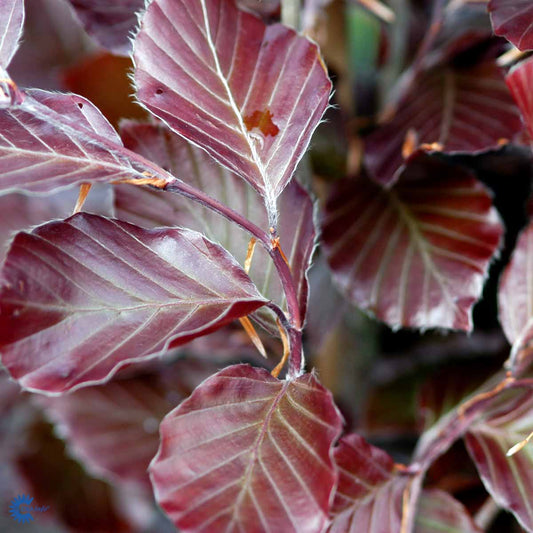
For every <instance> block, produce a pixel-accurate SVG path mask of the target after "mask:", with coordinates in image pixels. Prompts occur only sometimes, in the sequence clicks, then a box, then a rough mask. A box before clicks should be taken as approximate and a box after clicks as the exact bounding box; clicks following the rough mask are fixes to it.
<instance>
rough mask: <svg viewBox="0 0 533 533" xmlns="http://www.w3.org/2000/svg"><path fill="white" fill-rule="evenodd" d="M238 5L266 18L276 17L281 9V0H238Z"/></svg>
mask: <svg viewBox="0 0 533 533" xmlns="http://www.w3.org/2000/svg"><path fill="white" fill-rule="evenodd" d="M237 6H238V7H239V8H241V9H245V10H247V11H251V12H252V13H256V14H257V15H259V16H261V17H263V18H265V19H269V18H270V17H274V16H275V15H276V14H279V12H280V10H281V5H280V0H237Z"/></svg>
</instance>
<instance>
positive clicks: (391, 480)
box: [329, 433, 420, 533]
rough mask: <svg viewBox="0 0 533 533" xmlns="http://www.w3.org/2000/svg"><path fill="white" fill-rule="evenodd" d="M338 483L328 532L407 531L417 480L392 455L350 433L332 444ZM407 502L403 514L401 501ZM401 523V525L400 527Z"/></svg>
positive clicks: (380, 532)
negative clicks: (395, 461) (403, 470)
mask: <svg viewBox="0 0 533 533" xmlns="http://www.w3.org/2000/svg"><path fill="white" fill-rule="evenodd" d="M335 462H336V463H337V466H338V468H339V484H338V486H337V492H336V493H335V500H334V502H333V507H332V514H333V521H332V524H331V527H330V529H329V531H331V533H358V532H360V531H364V532H365V533H390V532H392V531H410V530H411V527H412V523H413V520H414V504H415V503H416V500H417V498H418V491H419V489H420V487H419V485H420V480H419V479H417V478H415V477H412V476H410V475H407V474H400V473H399V472H398V471H397V470H396V468H395V466H394V461H393V460H392V458H391V457H390V456H389V455H388V454H387V453H386V452H384V451H383V450H381V449H379V448H376V447H375V446H372V445H370V444H368V443H367V442H366V441H365V440H364V439H363V438H362V437H360V436H359V435H356V434H355V433H352V434H350V435H346V436H345V437H343V438H342V439H341V440H340V442H339V444H338V446H337V447H336V448H335ZM404 498H405V501H407V502H409V505H408V506H407V508H408V509H409V512H408V514H407V516H403V510H402V509H403V507H402V504H403V501H404ZM402 524H403V527H402Z"/></svg>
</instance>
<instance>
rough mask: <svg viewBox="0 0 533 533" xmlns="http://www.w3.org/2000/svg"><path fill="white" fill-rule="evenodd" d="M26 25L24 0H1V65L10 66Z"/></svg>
mask: <svg viewBox="0 0 533 533" xmlns="http://www.w3.org/2000/svg"><path fill="white" fill-rule="evenodd" d="M23 26H24V0H0V67H3V68H4V69H5V68H7V67H8V66H9V63H10V62H11V59H12V58H13V56H14V55H15V52H16V51H17V48H18V44H19V40H20V37H21V36H22V27H23Z"/></svg>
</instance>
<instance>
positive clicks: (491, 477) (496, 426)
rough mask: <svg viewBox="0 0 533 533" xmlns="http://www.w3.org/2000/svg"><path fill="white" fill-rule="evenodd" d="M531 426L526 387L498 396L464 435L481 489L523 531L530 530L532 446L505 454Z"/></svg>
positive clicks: (532, 406)
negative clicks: (480, 481) (482, 488)
mask: <svg viewBox="0 0 533 533" xmlns="http://www.w3.org/2000/svg"><path fill="white" fill-rule="evenodd" d="M532 427H533V390H532V389H531V388H529V389H528V390H524V389H522V390H517V391H512V392H506V393H503V394H500V395H499V396H498V397H497V398H496V399H495V400H494V401H493V402H492V405H490V406H489V408H488V409H486V410H485V412H484V413H483V416H482V417H481V419H480V420H479V421H478V422H476V423H475V424H473V425H472V426H471V427H470V429H469V432H468V433H467V435H466V444H467V447H468V451H469V452H470V455H471V456H472V459H473V460H474V462H475V463H476V466H477V468H478V471H479V474H480V476H481V479H482V481H483V483H484V485H485V488H486V489H487V490H488V491H489V493H490V494H491V496H492V497H493V498H494V500H495V501H496V503H498V505H500V506H501V507H503V508H504V509H507V510H508V511H511V512H512V513H514V515H515V516H516V518H517V519H518V521H519V522H520V524H521V525H522V526H523V527H524V528H525V529H526V530H527V531H533V507H532V506H531V494H533V476H532V475H531V473H532V472H533V446H531V444H529V445H526V446H525V447H524V448H523V449H522V450H520V451H519V452H517V453H515V454H514V455H513V456H512V457H507V456H506V453H507V451H508V450H509V449H510V448H511V447H512V446H514V445H515V444H517V443H518V442H520V441H521V440H523V439H525V438H526V437H527V436H528V435H529V433H530V432H531V428H532Z"/></svg>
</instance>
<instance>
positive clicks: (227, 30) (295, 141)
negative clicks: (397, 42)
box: [134, 0, 331, 218]
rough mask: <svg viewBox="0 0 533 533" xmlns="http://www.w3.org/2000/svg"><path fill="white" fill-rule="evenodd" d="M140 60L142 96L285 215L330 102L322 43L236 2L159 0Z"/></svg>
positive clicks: (142, 37) (142, 36) (145, 28)
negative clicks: (280, 203)
mask: <svg viewBox="0 0 533 533" xmlns="http://www.w3.org/2000/svg"><path fill="white" fill-rule="evenodd" d="M134 60H135V66H136V69H135V82H136V85H137V96H138V98H139V100H140V101H141V102H142V103H143V104H144V105H145V106H146V107H147V108H148V109H149V110H150V111H152V112H153V113H154V114H155V115H157V116H158V117H160V118H161V119H163V120H164V121H165V122H167V123H168V124H169V125H170V127H171V128H172V129H173V130H175V131H176V132H178V133H179V134H180V135H182V136H184V137H185V138H187V139H188V140H190V141H192V142H193V143H194V144H197V145H199V146H201V147H202V148H204V149H205V150H206V151H207V152H208V153H209V154H210V155H211V156H212V157H214V158H215V159H216V160H217V161H218V162H220V163H222V164H223V165H224V166H226V167H227V168H229V169H230V170H232V171H234V172H235V173H237V174H238V175H240V176H241V177H242V178H244V179H245V180H247V181H249V183H251V184H252V185H253V186H254V187H255V188H256V189H257V190H258V191H259V192H260V193H261V194H262V195H263V196H265V197H266V205H267V206H268V208H269V213H270V214H271V218H272V217H273V216H275V212H276V208H275V200H276V198H277V197H278V196H279V194H280V193H281V191H282V190H283V188H284V187H285V186H286V185H287V183H288V181H289V180H290V178H291V176H292V174H293V171H294V169H295V168H296V165H297V163H298V161H299V160H300V158H301V156H302V154H303V152H304V151H305V149H306V148H307V145H308V143H309V140H310V137H311V134H312V132H313V130H314V129H315V127H316V126H317V124H318V121H319V120H320V117H321V116H322V113H323V112H324V110H325V108H326V106H327V103H328V98H329V93H330V88H331V84H330V81H329V79H328V77H327V73H326V70H325V67H324V64H323V62H322V60H321V58H320V55H319V52H318V49H317V47H316V45H315V44H313V43H311V42H310V41H309V40H307V39H306V38H304V37H300V36H298V35H297V34H296V33H295V32H294V31H293V30H291V29H289V28H286V27H284V26H282V25H280V24H274V25H272V26H265V24H264V23H263V22H262V21H261V20H259V19H258V18H256V17H255V16H253V15H252V14H250V13H247V12H245V11H241V10H239V9H237V8H236V7H235V4H234V2H233V0H198V1H195V2H190V1H189V0H178V1H171V0H155V1H154V2H152V3H151V4H150V6H149V7H148V10H147V11H146V14H145V15H144V17H143V19H142V22H141V30H140V32H139V34H138V35H137V38H136V41H135V53H134ZM184 178H185V177H184Z"/></svg>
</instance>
